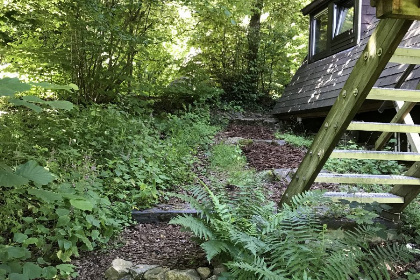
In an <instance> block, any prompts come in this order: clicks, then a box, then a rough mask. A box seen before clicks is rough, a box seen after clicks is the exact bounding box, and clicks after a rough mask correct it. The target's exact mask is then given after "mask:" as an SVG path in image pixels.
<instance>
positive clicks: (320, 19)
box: [313, 9, 328, 54]
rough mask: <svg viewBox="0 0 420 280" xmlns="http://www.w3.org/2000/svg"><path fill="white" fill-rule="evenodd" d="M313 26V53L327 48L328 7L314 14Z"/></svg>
mask: <svg viewBox="0 0 420 280" xmlns="http://www.w3.org/2000/svg"><path fill="white" fill-rule="evenodd" d="M313 28H314V35H313V36H314V45H313V54H317V53H320V52H323V51H325V50H326V49H327V34H328V33H327V29H328V9H325V10H323V11H322V12H320V13H318V14H316V15H315V16H314V20H313Z"/></svg>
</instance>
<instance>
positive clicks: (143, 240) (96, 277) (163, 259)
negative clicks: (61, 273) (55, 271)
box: [73, 223, 209, 280]
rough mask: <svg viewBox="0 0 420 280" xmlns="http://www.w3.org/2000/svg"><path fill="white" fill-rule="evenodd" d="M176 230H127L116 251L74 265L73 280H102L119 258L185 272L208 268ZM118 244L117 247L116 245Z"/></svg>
mask: <svg viewBox="0 0 420 280" xmlns="http://www.w3.org/2000/svg"><path fill="white" fill-rule="evenodd" d="M191 237H192V235H191V234H190V233H189V232H182V231H181V229H180V227H179V226H174V225H168V224H166V223H161V224H138V225H134V226H131V227H128V228H126V229H125V230H124V231H123V232H122V234H121V236H120V238H119V240H117V241H116V244H114V246H115V248H113V249H107V250H103V251H101V250H97V251H92V252H87V253H85V254H84V255H83V256H82V257H81V258H80V259H78V260H75V261H74V262H73V264H74V265H76V266H77V267H79V277H78V278H76V279H86V280H103V279H104V272H105V270H106V269H108V267H110V265H111V263H112V261H113V260H114V259H116V258H121V259H124V260H126V261H131V262H133V263H134V264H155V265H161V266H168V267H171V268H179V269H187V268H197V267H200V266H208V265H209V264H208V262H207V260H206V256H205V253H204V251H203V250H202V249H201V248H200V246H198V245H197V243H195V242H193V241H192V240H191ZM118 243H119V244H118Z"/></svg>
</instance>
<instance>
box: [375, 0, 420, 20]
mask: <svg viewBox="0 0 420 280" xmlns="http://www.w3.org/2000/svg"><path fill="white" fill-rule="evenodd" d="M371 4H374V5H375V7H376V17H377V18H397V19H411V20H420V6H419V1H418V0H375V1H373V3H372V2H371Z"/></svg>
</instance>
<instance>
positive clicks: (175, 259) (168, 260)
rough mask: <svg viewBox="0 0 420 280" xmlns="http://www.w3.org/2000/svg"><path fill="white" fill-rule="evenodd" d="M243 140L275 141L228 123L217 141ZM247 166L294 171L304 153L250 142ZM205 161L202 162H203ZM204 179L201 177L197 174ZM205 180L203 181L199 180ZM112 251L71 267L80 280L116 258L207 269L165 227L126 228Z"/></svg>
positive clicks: (191, 246)
mask: <svg viewBox="0 0 420 280" xmlns="http://www.w3.org/2000/svg"><path fill="white" fill-rule="evenodd" d="M228 137H242V138H246V139H265V140H272V139H274V131H273V130H272V129H270V128H266V127H262V126H253V125H242V124H230V125H229V126H228V127H227V129H226V130H225V131H224V132H222V133H220V134H219V135H218V136H217V137H216V139H220V138H228ZM242 149H243V152H244V154H245V155H246V157H247V160H248V164H249V166H250V167H252V168H255V169H256V170H258V171H261V170H271V169H276V168H296V167H298V165H299V163H300V162H301V160H302V158H303V156H304V155H305V152H304V151H303V150H302V149H299V148H295V147H293V146H291V145H287V144H286V145H283V146H279V145H275V144H271V143H261V142H259V143H252V144H250V145H247V146H245V147H243V148H242ZM204 161H205V159H204ZM199 177H200V178H201V177H203V174H201V175H199ZM202 179H204V181H206V180H205V178H202ZM265 187H266V189H267V190H268V191H269V193H271V195H270V199H271V200H273V201H279V200H280V198H281V195H282V194H283V193H284V190H285V189H286V187H287V182H283V181H273V182H267V183H266V184H265ZM313 188H315V189H318V188H323V189H330V188H334V187H333V186H329V185H321V184H316V185H314V186H313ZM111 247H113V248H112V249H107V250H102V251H101V250H97V251H93V252H87V253H85V254H83V255H82V256H81V257H80V258H79V259H77V260H75V261H74V262H73V264H74V265H75V266H76V267H77V268H78V272H79V277H78V278H77V279H81V280H96V279H104V277H103V275H104V272H105V270H106V269H107V268H108V267H109V266H110V265H111V263H112V261H113V260H114V259H115V258H122V259H124V260H126V261H131V262H133V263H135V264H140V263H142V264H157V265H163V266H168V267H170V268H180V269H183V268H196V267H199V266H209V264H208V263H207V260H206V258H205V254H204V252H203V250H202V249H201V248H200V247H199V246H198V245H197V244H196V243H195V242H194V241H193V240H192V236H191V234H189V233H186V232H182V231H181V229H180V228H179V227H177V226H173V225H168V224H138V225H134V226H131V227H128V228H126V229H125V230H124V231H123V232H122V233H121V235H120V237H119V239H118V240H117V242H116V243H115V244H114V246H111Z"/></svg>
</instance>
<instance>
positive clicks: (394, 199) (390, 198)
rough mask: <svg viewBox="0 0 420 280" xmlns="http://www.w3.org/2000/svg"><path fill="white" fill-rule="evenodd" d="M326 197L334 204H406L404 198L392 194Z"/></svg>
mask: <svg viewBox="0 0 420 280" xmlns="http://www.w3.org/2000/svg"><path fill="white" fill-rule="evenodd" d="M324 196H326V197H329V198H331V200H332V201H334V202H339V201H340V200H342V199H344V200H348V201H356V202H361V203H372V202H378V203H404V198H403V197H401V196H398V195H395V194H391V193H365V192H356V193H347V192H326V193H324Z"/></svg>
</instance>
